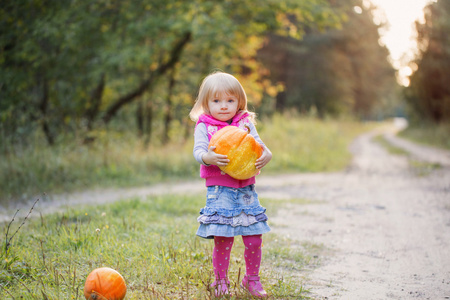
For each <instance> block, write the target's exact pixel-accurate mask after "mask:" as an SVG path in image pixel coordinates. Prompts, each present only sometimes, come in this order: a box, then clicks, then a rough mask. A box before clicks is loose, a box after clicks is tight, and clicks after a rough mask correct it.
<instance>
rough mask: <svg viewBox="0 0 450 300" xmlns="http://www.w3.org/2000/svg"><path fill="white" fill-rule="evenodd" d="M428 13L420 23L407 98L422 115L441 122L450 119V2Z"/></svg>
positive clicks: (431, 7) (435, 5)
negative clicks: (417, 51)
mask: <svg viewBox="0 0 450 300" xmlns="http://www.w3.org/2000/svg"><path fill="white" fill-rule="evenodd" d="M424 12H425V22H424V23H423V24H421V23H419V22H416V28H417V33H418V36H417V42H418V49H419V54H418V57H417V59H416V60H415V61H414V62H413V63H412V64H413V66H412V67H413V69H416V71H415V72H414V73H413V75H412V76H411V78H410V80H411V82H410V86H409V88H408V89H407V90H406V97H407V99H408V102H409V103H410V105H411V107H412V108H413V110H414V111H415V113H416V114H417V115H418V116H420V117H422V118H425V119H428V120H431V121H433V122H436V123H439V122H443V121H449V120H450V85H449V82H450V73H449V70H450V38H449V34H450V3H449V2H448V1H442V0H440V1H438V2H436V3H431V4H429V5H428V6H427V7H425V10H424Z"/></svg>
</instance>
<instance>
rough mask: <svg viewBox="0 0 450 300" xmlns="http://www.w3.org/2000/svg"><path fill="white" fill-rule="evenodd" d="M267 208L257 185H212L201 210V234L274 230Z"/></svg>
mask: <svg viewBox="0 0 450 300" xmlns="http://www.w3.org/2000/svg"><path fill="white" fill-rule="evenodd" d="M265 212H266V209H265V208H264V207H262V206H261V205H260V204H259V200H258V194H257V193H256V191H255V186H254V185H253V184H252V185H249V186H246V187H243V188H230V187H226V186H218V185H216V186H208V187H207V193H206V206H205V207H203V208H202V209H201V210H200V216H199V217H198V219H197V221H198V222H199V223H200V226H199V228H198V230H197V235H198V236H200V237H202V238H206V239H212V238H214V236H225V237H232V236H237V235H244V236H245V235H259V234H263V233H266V232H269V231H270V227H269V225H267V219H268V218H267V215H266V214H265Z"/></svg>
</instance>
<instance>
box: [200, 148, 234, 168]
mask: <svg viewBox="0 0 450 300" xmlns="http://www.w3.org/2000/svg"><path fill="white" fill-rule="evenodd" d="M214 149H216V147H214V146H212V147H209V149H208V152H206V153H205V154H203V156H202V160H203V162H204V163H205V164H207V165H215V166H226V165H228V163H229V162H230V160H229V159H228V158H227V156H226V155H223V154H217V153H216V152H214Z"/></svg>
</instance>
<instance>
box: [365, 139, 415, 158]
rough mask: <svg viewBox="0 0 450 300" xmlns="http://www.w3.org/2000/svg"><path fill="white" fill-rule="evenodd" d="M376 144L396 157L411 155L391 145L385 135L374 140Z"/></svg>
mask: <svg viewBox="0 0 450 300" xmlns="http://www.w3.org/2000/svg"><path fill="white" fill-rule="evenodd" d="M373 140H374V141H375V142H376V143H378V144H379V145H381V146H382V147H383V148H385V149H386V150H387V151H388V152H389V153H391V154H396V155H409V152H408V151H406V150H404V149H403V148H400V147H396V146H394V145H392V144H391V143H389V141H387V140H386V138H385V137H384V136H383V135H378V136H376V137H375V138H374V139H373Z"/></svg>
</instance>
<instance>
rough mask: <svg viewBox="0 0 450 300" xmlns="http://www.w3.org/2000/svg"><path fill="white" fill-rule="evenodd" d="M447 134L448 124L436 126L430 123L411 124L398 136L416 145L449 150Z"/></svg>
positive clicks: (449, 125) (449, 131) (449, 130)
mask: <svg viewBox="0 0 450 300" xmlns="http://www.w3.org/2000/svg"><path fill="white" fill-rule="evenodd" d="M449 133H450V123H442V124H438V125H436V124H430V123H420V124H419V123H417V124H414V123H413V124H410V126H409V127H408V128H406V129H405V130H404V131H402V132H400V134H399V135H400V136H401V137H404V138H407V139H410V140H412V141H414V142H417V143H422V144H426V145H430V146H435V147H439V148H442V149H447V150H450V138H449Z"/></svg>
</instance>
